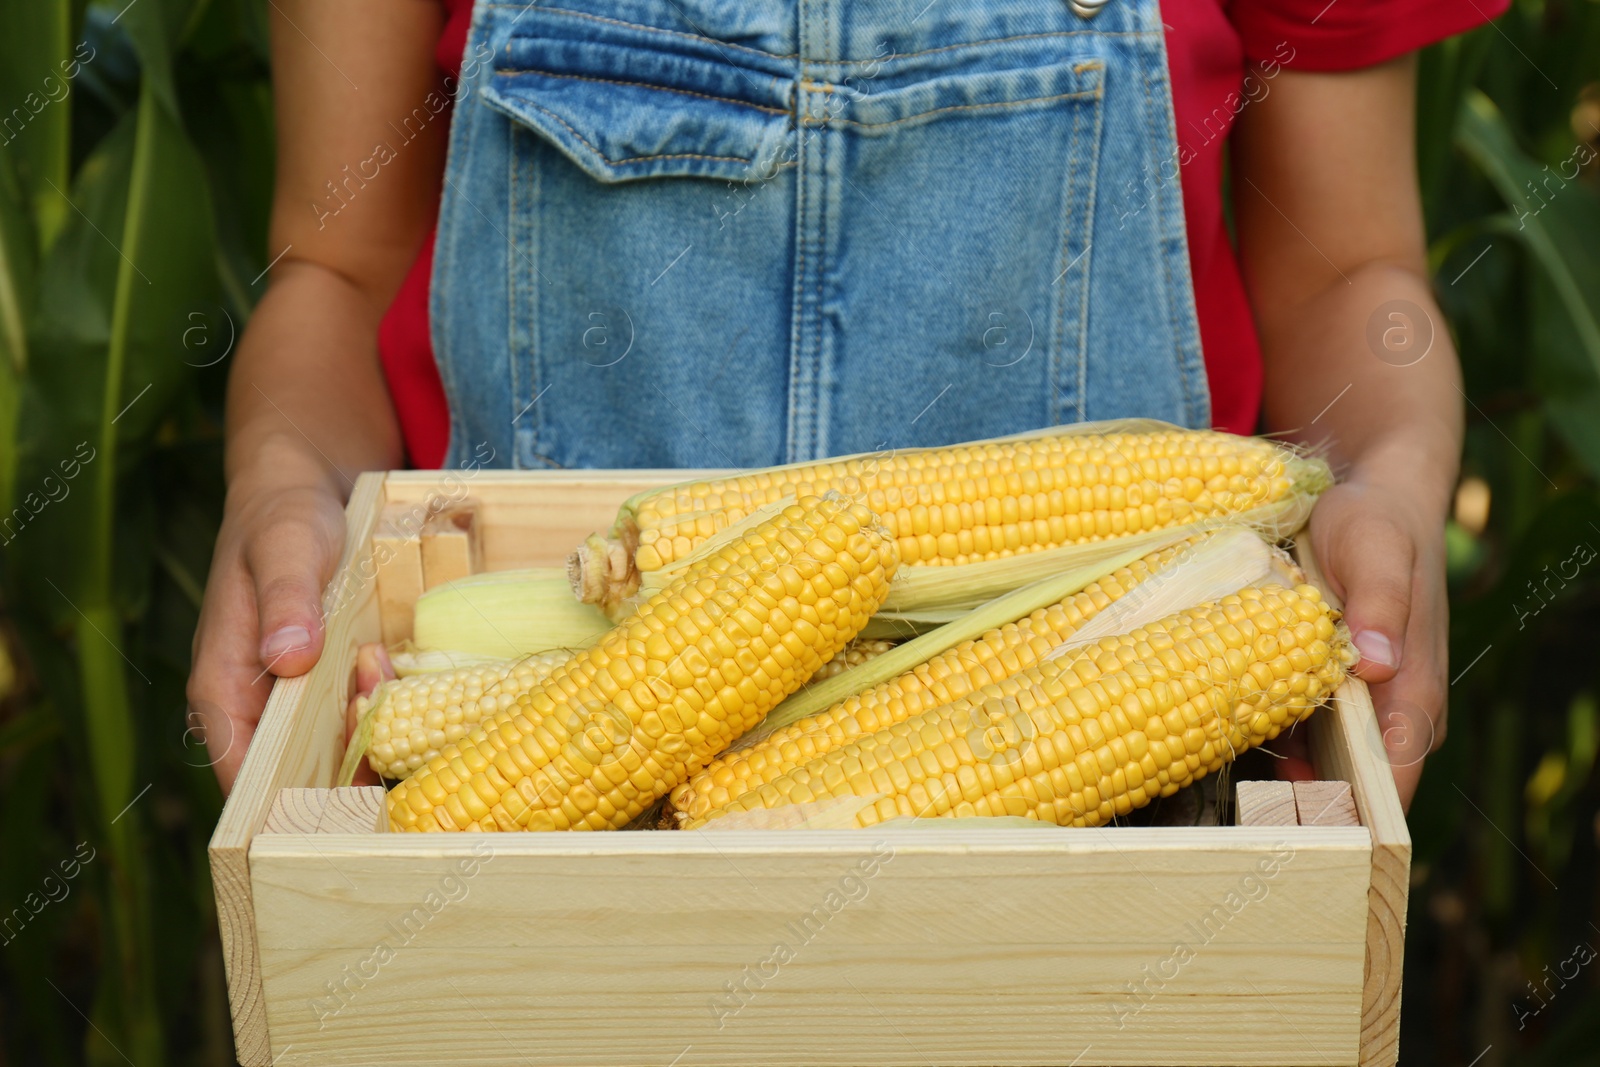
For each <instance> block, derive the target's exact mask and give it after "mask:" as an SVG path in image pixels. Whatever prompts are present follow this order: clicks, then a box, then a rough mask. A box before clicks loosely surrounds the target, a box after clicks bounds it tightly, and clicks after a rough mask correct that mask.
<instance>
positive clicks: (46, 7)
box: [0, 0, 80, 247]
mask: <svg viewBox="0 0 1600 1067" xmlns="http://www.w3.org/2000/svg"><path fill="white" fill-rule="evenodd" d="M73 14H74V13H73V5H72V4H71V2H70V0H0V27H3V28H4V32H0V144H3V145H4V148H3V151H4V152H6V153H8V154H11V155H12V156H13V157H14V159H15V161H16V167H17V171H18V173H19V174H20V175H21V177H22V181H23V185H24V188H26V189H27V191H28V194H29V196H30V197H31V199H32V201H33V204H34V209H35V211H36V213H37V221H38V230H39V237H40V239H41V241H42V243H43V246H45V247H48V245H49V243H50V241H51V240H52V239H53V238H54V236H55V235H56V233H57V232H59V230H60V229H61V225H62V224H63V223H64V222H65V221H66V217H67V214H68V212H69V211H70V208H69V207H68V205H67V202H66V189H67V183H68V180H69V178H68V175H69V170H70V166H71V150H72V146H71V132H72V108H71V103H70V97H71V92H72V80H73V76H74V75H75V73H76V72H77V70H78V69H80V64H78V63H77V62H76V60H75V59H74V58H73V55H72V44H73V39H72V38H73V33H72V31H73V24H74V21H75V20H74V17H73Z"/></svg>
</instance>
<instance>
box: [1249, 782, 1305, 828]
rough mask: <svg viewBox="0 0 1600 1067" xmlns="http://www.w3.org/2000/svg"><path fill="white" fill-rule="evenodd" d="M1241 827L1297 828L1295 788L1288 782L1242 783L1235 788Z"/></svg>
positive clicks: (1298, 821)
mask: <svg viewBox="0 0 1600 1067" xmlns="http://www.w3.org/2000/svg"><path fill="white" fill-rule="evenodd" d="M1234 800H1235V812H1236V814H1237V817H1238V821H1239V825H1240V826H1298V825H1299V823H1300V820H1299V818H1298V814H1297V809H1296V808H1295V803H1294V786H1292V785H1290V784H1289V783H1288V782H1240V783H1239V784H1238V785H1237V786H1236V787H1235V796H1234Z"/></svg>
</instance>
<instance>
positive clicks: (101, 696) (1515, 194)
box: [0, 0, 1600, 1067]
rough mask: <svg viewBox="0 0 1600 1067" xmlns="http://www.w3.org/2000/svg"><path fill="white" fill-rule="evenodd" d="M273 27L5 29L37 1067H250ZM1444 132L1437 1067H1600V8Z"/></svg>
mask: <svg viewBox="0 0 1600 1067" xmlns="http://www.w3.org/2000/svg"><path fill="white" fill-rule="evenodd" d="M266 2H267V0H134V2H133V3H131V4H129V3H127V2H126V0H115V2H114V3H110V4H99V3H95V4H86V3H85V2H84V0H0V857H4V858H3V860H0V1067H3V1065H5V1064H18V1065H28V1067H32V1065H36V1064H37V1065H57V1064H79V1063H90V1064H95V1065H101V1064H105V1065H111V1064H122V1063H131V1064H135V1065H137V1067H152V1065H161V1064H195V1065H219V1064H231V1063H233V1062H234V1060H233V1054H232V1039H231V1035H230V1030H229V1023H228V1013H227V1002H226V995H225V992H224V986H223V969H222V958H221V951H220V948H219V945H218V941H217V933H216V924H215V916H214V908H213V903H212V895H211V885H210V880H209V875H208V872H207V867H206V857H205V845H206V840H207V838H208V836H209V834H210V832H211V828H212V826H213V824H214V823H215V821H216V818H217V814H218V812H219V810H220V808H221V796H220V794H219V792H218V789H217V786H216V783H215V780H214V778H213V776H212V772H211V770H210V768H209V767H208V766H207V758H206V753H205V746H204V744H203V741H202V740H201V739H200V738H198V737H196V736H194V735H192V734H190V733H189V732H188V730H187V724H186V716H185V704H184V695H183V686H184V679H185V676H186V674H187V671H188V662H189V643H190V638H191V635H192V633H193V630H194V624H195V618H196V613H197V611H198V608H199V600H200V596H201V591H202V583H203V581H204V577H205V574H206V569H207V563H208V556H209V553H210V546H211V543H212V540H213V537H214V535H215V533H216V527H217V521H218V515H219V513H220V508H221V501H222V494H223V484H222V479H221V427H220V412H221V397H222V389H223V383H224V381H225V377H226V374H227V370H228V363H229V361H228V358H227V357H228V354H229V352H230V351H231V348H232V345H233V342H234V339H235V338H236V337H237V334H238V331H239V330H240V329H242V327H243V325H244V323H245V321H246V320H247V319H248V317H249V314H250V309H251V306H252V304H253V302H254V301H255V300H256V299H257V298H258V297H259V296H260V295H261V293H262V291H263V287H264V284H265V283H264V280H263V277H262V274H263V271H264V268H265V267H266V266H267V255H268V252H267V249H266V217H267V208H268V202H269V197H270V193H271V180H272V179H271V175H272V157H273V146H272V138H271V128H272V109H271V96H270V91H269V84H268V78H269V71H268V65H267V47H266V20H265V14H264V12H265V10H266ZM1419 109H1420V115H1419V131H1420V132H1419V146H1418V147H1419V158H1420V165H1421V178H1422V184H1423V190H1424V194H1425V197H1426V202H1427V209H1428V219H1429V237H1430V240H1431V242H1432V261H1433V267H1434V270H1435V273H1436V279H1437V283H1436V288H1437V291H1438V293H1439V296H1440V299H1441V301H1442V303H1443V306H1444V308H1445V310H1446V312H1447V314H1448V315H1449V316H1450V317H1451V319H1452V328H1453V330H1454V332H1455V334H1456V336H1457V338H1458V342H1459V345H1460V349H1461V353H1462V359H1463V362H1464V364H1465V368H1466V382H1467V394H1468V396H1467V399H1468V421H1469V430H1468V436H1467V447H1466V456H1465V464H1464V477H1463V483H1462V488H1461V491H1460V493H1459V494H1458V498H1457V510H1456V518H1455V521H1453V522H1452V523H1451V525H1450V528H1449V545H1450V578H1451V589H1452V597H1453V612H1452V632H1451V659H1452V675H1453V676H1455V677H1457V679H1458V680H1457V681H1456V682H1455V683H1454V684H1453V685H1452V688H1451V692H1450V740H1449V744H1448V745H1447V746H1446V747H1445V749H1444V750H1443V752H1441V753H1440V754H1439V755H1437V756H1435V757H1434V758H1433V759H1432V760H1431V761H1430V763H1429V765H1428V771H1427V774H1426V776H1425V778H1424V779H1423V785H1422V790H1421V793H1420V794H1419V796H1418V798H1417V801H1416V805H1415V807H1414V809H1413V811H1412V816H1411V825H1412V830H1413V833H1414V835H1415V839H1416V863H1415V874H1414V882H1413V890H1412V897H1411V912H1410V930H1409V940H1408V950H1407V976H1406V982H1405V1022H1404V1038H1403V1044H1402V1056H1401V1063H1402V1064H1406V1065H1407V1067H1424V1065H1435V1064H1437V1065H1467V1064H1469V1063H1472V1064H1482V1065H1483V1067H1492V1065H1495V1064H1513V1063H1514V1064H1531V1065H1544V1064H1550V1065H1569V1064H1585V1063H1600V979H1597V974H1600V967H1595V966H1590V965H1589V964H1590V963H1591V961H1592V960H1593V959H1594V958H1595V954H1596V948H1600V897H1597V891H1600V870H1597V863H1596V859H1597V856H1600V785H1597V776H1596V773H1595V764H1596V759H1597V755H1600V655H1597V648H1596V646H1597V644H1600V596H1597V590H1600V584H1597V582H1596V581H1595V578H1596V576H1597V575H1600V560H1597V549H1600V493H1597V486H1600V162H1597V156H1600V3H1596V2H1595V0H1517V3H1516V4H1515V5H1514V7H1513V9H1512V10H1511V12H1510V13H1509V14H1507V15H1506V16H1505V17H1504V18H1502V19H1501V20H1499V21H1498V22H1497V23H1496V24H1494V25H1492V26H1486V27H1483V28H1481V29H1479V30H1477V31H1475V32H1473V33H1471V34H1469V35H1467V36H1465V37H1463V38H1459V39H1457V40H1455V41H1452V42H1449V43H1447V44H1445V45H1442V46H1439V47H1437V48H1434V49H1433V50H1431V51H1430V52H1428V53H1427V54H1426V56H1425V58H1424V61H1423V64H1422V75H1421V91H1420V100H1419ZM1475 1057H1481V1058H1478V1059H1475Z"/></svg>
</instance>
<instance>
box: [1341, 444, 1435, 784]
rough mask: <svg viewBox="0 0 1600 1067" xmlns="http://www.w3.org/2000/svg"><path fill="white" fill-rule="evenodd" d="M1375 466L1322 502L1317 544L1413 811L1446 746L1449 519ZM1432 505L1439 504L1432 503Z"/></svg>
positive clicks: (1412, 479)
mask: <svg viewBox="0 0 1600 1067" xmlns="http://www.w3.org/2000/svg"><path fill="white" fill-rule="evenodd" d="M1393 466H1396V465H1387V466H1386V465H1385V464H1383V463H1379V462H1371V461H1369V462H1368V463H1366V464H1365V465H1362V464H1358V465H1357V466H1356V467H1355V468H1354V469H1352V470H1351V472H1350V474H1349V476H1348V477H1347V479H1346V480H1345V481H1344V482H1342V483H1341V484H1339V485H1337V486H1335V487H1333V488H1332V489H1330V490H1328V491H1327V492H1326V493H1324V494H1323V495H1322V498H1321V499H1320V500H1319V501H1318V502H1317V506H1316V510H1315V511H1314V512H1313V513H1312V516H1311V543H1312V546H1313V548H1314V551H1315V552H1316V555H1317V562H1318V564H1319V565H1320V566H1321V568H1322V572H1323V575H1324V576H1325V577H1326V579H1327V581H1328V584H1329V585H1330V586H1331V587H1332V588H1331V592H1333V593H1334V594H1335V595H1336V596H1338V597H1339V598H1340V599H1341V600H1342V601H1343V603H1344V623H1345V625H1346V626H1347V627H1348V628H1349V630H1350V634H1351V636H1352V638H1353V640H1354V644H1355V647H1356V650H1357V651H1358V652H1359V653H1360V656H1361V659H1360V662H1359V663H1358V664H1357V665H1356V667H1355V673H1356V675H1357V676H1358V677H1360V678H1362V679H1363V680H1365V681H1366V682H1367V683H1368V685H1370V686H1371V687H1372V702H1373V705H1374V706H1375V708H1376V709H1377V718H1378V731H1379V733H1380V734H1381V735H1382V737H1383V743H1384V752H1383V753H1381V754H1380V755H1382V756H1383V757H1384V758H1385V759H1386V760H1387V762H1388V764H1389V766H1390V767H1391V768H1392V769H1393V771H1394V779H1395V786H1396V788H1397V789H1398V790H1399V792H1400V802H1401V804H1403V805H1405V806H1406V807H1409V806H1410V804H1411V798H1412V796H1413V795H1414V794H1415V793H1416V790H1417V782H1418V780H1419V779H1420V778H1421V777H1422V761H1423V759H1424V758H1425V757H1426V756H1427V755H1428V753H1430V752H1432V751H1433V750H1434V749H1436V748H1438V747H1439V745H1440V744H1442V743H1443V742H1444V735H1445V717H1446V711H1447V706H1446V699H1445V698H1446V691H1447V689H1448V688H1449V686H1448V673H1447V672H1448V663H1447V660H1448V651H1449V641H1448V629H1449V605H1448V598H1447V596H1446V589H1445V564H1444V517H1443V516H1442V515H1439V514H1434V513H1432V511H1433V509H1431V508H1429V507H1428V506H1426V505H1424V504H1421V503H1419V497H1421V496H1423V495H1424V494H1419V493H1418V491H1417V479H1418V472H1417V471H1416V470H1415V469H1411V470H1399V469H1390V468H1391V467H1393ZM1426 495H1428V496H1431V495H1432V494H1426Z"/></svg>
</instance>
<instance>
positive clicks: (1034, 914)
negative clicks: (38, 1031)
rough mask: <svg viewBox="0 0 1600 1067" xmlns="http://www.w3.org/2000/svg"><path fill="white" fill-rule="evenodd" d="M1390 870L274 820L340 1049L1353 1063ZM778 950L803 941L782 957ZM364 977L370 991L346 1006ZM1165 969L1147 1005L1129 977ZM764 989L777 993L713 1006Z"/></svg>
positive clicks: (732, 835)
mask: <svg viewBox="0 0 1600 1067" xmlns="http://www.w3.org/2000/svg"><path fill="white" fill-rule="evenodd" d="M713 838H714V840H713ZM886 857H887V858H886ZM873 859H876V861H877V862H876V869H875V870H873V871H871V873H863V872H862V870H861V868H860V866H859V865H860V864H862V863H864V862H868V861H871V860H873ZM1264 861H1269V862H1271V864H1272V866H1271V868H1270V873H1268V872H1264V870H1263V867H1262V864H1263V862H1264ZM461 863H469V864H472V866H471V867H469V869H468V870H466V871H463V870H462V869H461V868H460V867H459V866H458V864H461ZM1369 868H1370V856H1369V846H1368V838H1367V835H1366V833H1365V831H1363V830H1360V829H1337V828H1321V827H1319V828H1315V829H1307V828H1302V827H1263V828H1255V829H1253V828H1248V827H1236V826H1226V827H1213V828H1205V827H1199V828H1194V827H1185V828H1181V829H1163V828H1143V827H1120V828H1116V829H1100V830H1090V829H1084V830H1072V829H1033V830H1022V829H1019V830H1009V829H1008V830H981V829H971V828H966V829H943V828H937V827H933V828H920V829H909V828H899V829H894V828H881V829H879V830H874V831H871V832H867V831H849V830H846V831H827V830H819V831H793V832H788V833H784V832H766V833H751V832H742V831H726V832H722V833H718V834H715V835H712V834H710V833H706V834H696V833H642V832H641V833H617V834H583V835H572V834H493V835H489V834H482V835H480V834H460V835H455V834H451V835H440V834H431V835H415V834H387V835H362V836H356V835H350V836H345V837H330V836H319V837H318V838H316V839H313V838H309V837H283V836H272V835H264V836H261V837H258V838H257V839H256V841H255V843H254V845H253V847H252V851H251V875H252V878H253V879H254V883H255V894H256V901H257V911H258V916H259V921H260V937H261V944H262V965H263V973H264V975H265V979H266V988H267V997H268V1014H269V1016H270V1017H271V1019H272V1026H273V1036H274V1040H275V1042H277V1043H278V1044H279V1045H280V1047H288V1046H290V1045H292V1046H293V1047H294V1049H295V1050H296V1051H298V1050H301V1049H309V1050H314V1057H315V1059H316V1062H317V1064H318V1067H355V1065H358V1064H359V1065H362V1067H365V1065H369V1064H372V1063H375V1062H380V1061H381V1062H384V1063H387V1064H393V1065H396V1067H412V1065H416V1067H420V1065H424V1064H427V1065H433V1064H439V1063H452V1064H455V1063H460V1064H466V1063H472V1064H506V1065H507V1067H509V1065H511V1064H515V1063H519V1062H521V1059H520V1058H519V1050H534V1051H532V1052H530V1053H528V1058H529V1059H530V1060H534V1059H536V1060H537V1061H538V1062H539V1063H551V1064H561V1065H565V1067H576V1065H588V1067H602V1065H603V1067H663V1065H666V1064H670V1063H671V1062H672V1061H673V1059H674V1057H678V1056H680V1055H681V1056H682V1062H683V1063H685V1064H687V1063H691V1062H692V1063H695V1064H700V1065H720V1067H749V1065H750V1064H755V1063H759V1064H763V1065H770V1067H891V1065H893V1067H907V1065H911V1064H916V1065H919V1067H922V1065H932V1067H958V1065H969V1064H988V1065H995V1064H1002V1065H1012V1067H1016V1065H1020V1064H1066V1063H1070V1062H1073V1060H1074V1058H1075V1057H1076V1058H1077V1062H1078V1065H1079V1067H1086V1065H1090V1064H1101V1065H1106V1064H1123V1065H1126V1064H1178V1063H1182V1064H1229V1065H1233V1067H1245V1065H1265V1064H1270V1065H1290V1064H1295V1065H1307V1067H1309V1065H1323V1067H1325V1065H1339V1067H1351V1065H1353V1064H1354V1063H1355V1061H1356V1058H1357V1054H1358V1053H1357V1031H1358V1021H1359V1015H1358V1011H1359V1004H1360V997H1361V992H1360V983H1361V967H1362V958H1363V955H1364V951H1365V945H1364V935H1365V929H1366V903H1365V894H1364V892H1363V890H1364V888H1365V886H1366V884H1367V879H1368V876H1369V875H1368V872H1369ZM830 894H832V895H831V896H830ZM1051 901H1055V902H1058V903H1060V906H1052V905H1051V904H1050V902H1051ZM1074 901H1076V902H1079V904H1071V903H1070V902H1074ZM1083 902H1088V903H1083ZM1230 909H1231V910H1230ZM804 922H810V923H812V926H811V927H802V926H801V924H802V923H804ZM807 930H810V933H809V934H808V933H807ZM779 943H782V944H785V945H786V946H788V947H789V948H790V949H791V950H792V953H793V955H792V959H790V960H788V961H784V962H779V963H775V964H768V965H766V966H764V965H763V961H766V960H769V959H771V958H773V952H774V946H775V945H776V944H779ZM1179 943H1187V944H1188V945H1190V947H1191V948H1192V950H1193V955H1192V958H1189V959H1187V960H1185V961H1184V962H1182V963H1181V964H1178V963H1175V962H1174V961H1173V951H1174V946H1175V945H1176V944H1179ZM385 944H387V945H388V946H389V947H391V948H393V949H394V951H393V953H392V957H389V954H388V953H386V952H382V951H380V950H379V948H378V946H380V945H385ZM375 953H376V954H377V955H375ZM378 959H381V960H382V961H383V962H382V963H381V965H377V964H375V963H374V962H373V961H375V960H378ZM1163 961H1167V962H1166V963H1164V962H1163ZM346 968H348V969H346ZM375 970H376V971H377V975H376V977H372V974H373V972H374V971H375ZM763 971H764V972H765V974H764V976H763V973H762V972H763ZM347 974H348V975H367V976H368V980H366V981H365V982H364V983H361V984H360V985H359V988H357V987H356V984H355V983H352V984H351V986H350V993H349V994H348V995H346V996H344V997H343V998H342V999H329V994H328V992H327V988H328V982H329V980H330V979H334V980H335V981H338V980H339V979H340V976H341V975H347ZM1160 974H1165V975H1167V977H1166V978H1165V979H1157V987H1152V988H1151V991H1150V995H1148V996H1147V997H1146V998H1145V1001H1146V1002H1145V1003H1144V1005H1143V1008H1142V1010H1141V1009H1140V1001H1139V1000H1138V999H1136V998H1135V997H1134V996H1133V995H1132V994H1130V993H1129V992H1128V987H1129V986H1130V985H1131V984H1135V983H1141V982H1145V981H1147V980H1149V979H1150V976H1151V975H1160ZM752 976H754V977H753V978H752ZM745 981H751V982H753V983H759V988H757V987H756V985H755V984H752V985H751V986H750V988H751V991H752V995H749V996H747V997H746V998H745V1004H744V1006H743V1007H742V1008H740V1009H739V1010H738V1011H737V1012H736V1013H735V1014H732V1015H726V1016H723V1017H721V1019H720V1025H719V1017H718V1015H717V1014H716V1010H715V1008H716V1006H717V1005H719V1004H725V1003H729V1002H731V1003H735V1004H736V1003H737V1001H733V1000H732V998H730V997H729V995H728V993H727V985H728V983H730V982H731V983H739V982H745ZM484 1019H490V1020H493V1022H492V1025H488V1024H485V1023H484V1022H483V1020H484ZM619 1020H626V1023H625V1024H622V1023H619ZM690 1046H692V1047H693V1049H692V1051H691V1052H689V1053H687V1054H686V1055H685V1054H684V1052H685V1049H686V1048H689V1047H690ZM1086 1050H1089V1051H1087V1053H1086ZM1085 1053H1086V1054H1085Z"/></svg>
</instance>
